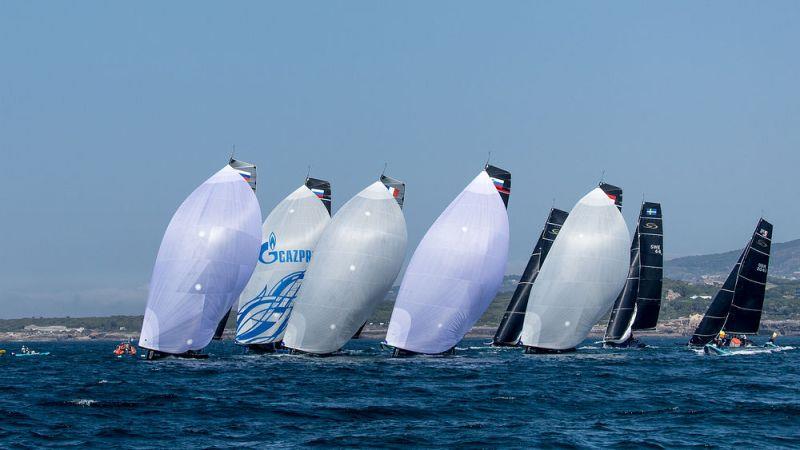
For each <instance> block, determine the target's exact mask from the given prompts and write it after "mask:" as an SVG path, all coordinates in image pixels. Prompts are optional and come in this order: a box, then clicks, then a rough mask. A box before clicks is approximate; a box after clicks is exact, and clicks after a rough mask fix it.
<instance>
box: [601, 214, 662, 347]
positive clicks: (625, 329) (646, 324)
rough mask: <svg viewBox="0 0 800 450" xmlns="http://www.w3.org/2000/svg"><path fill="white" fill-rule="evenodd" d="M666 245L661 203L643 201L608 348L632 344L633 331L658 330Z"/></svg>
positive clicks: (611, 321) (607, 338)
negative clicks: (664, 245)
mask: <svg viewBox="0 0 800 450" xmlns="http://www.w3.org/2000/svg"><path fill="white" fill-rule="evenodd" d="M663 242H664V229H663V223H662V215H661V204H659V203H652V202H643V203H642V208H641V210H640V212H639V221H638V223H637V225H636V231H635V232H634V234H633V241H632V242H631V265H630V269H629V271H628V279H627V280H626V281H625V287H624V288H623V289H622V292H620V294H619V297H617V300H616V301H615V302H614V307H613V308H612V310H611V318H610V319H609V321H608V327H607V328H606V335H605V338H604V342H605V344H606V345H611V346H615V345H627V344H630V343H632V342H633V336H632V332H633V331H634V330H643V329H651V328H655V326H656V323H657V322H658V313H659V310H660V308H661V287H662V278H663V267H664V255H663V248H662V247H663Z"/></svg>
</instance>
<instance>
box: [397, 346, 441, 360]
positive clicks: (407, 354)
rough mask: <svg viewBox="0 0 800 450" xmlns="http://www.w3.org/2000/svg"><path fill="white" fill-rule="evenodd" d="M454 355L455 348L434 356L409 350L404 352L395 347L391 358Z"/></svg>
mask: <svg viewBox="0 0 800 450" xmlns="http://www.w3.org/2000/svg"><path fill="white" fill-rule="evenodd" d="M455 354H456V348H455V347H453V348H451V349H450V350H447V351H444V352H442V353H434V354H428V353H417V352H412V351H411V350H404V349H402V348H397V347H394V349H393V350H392V358H410V357H412V356H417V355H425V356H452V355H455Z"/></svg>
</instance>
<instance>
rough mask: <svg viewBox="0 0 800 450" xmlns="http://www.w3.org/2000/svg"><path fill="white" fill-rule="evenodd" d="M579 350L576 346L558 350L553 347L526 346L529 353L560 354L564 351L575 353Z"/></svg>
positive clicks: (526, 351)
mask: <svg viewBox="0 0 800 450" xmlns="http://www.w3.org/2000/svg"><path fill="white" fill-rule="evenodd" d="M575 351H577V350H576V349H575V348H574V347H573V348H568V349H565V350H556V349H552V348H540V347H528V346H525V353H526V354H528V355H560V354H562V353H573V352H575Z"/></svg>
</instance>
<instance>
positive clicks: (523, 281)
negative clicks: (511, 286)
mask: <svg viewBox="0 0 800 450" xmlns="http://www.w3.org/2000/svg"><path fill="white" fill-rule="evenodd" d="M567 215H568V213H567V212H566V211H562V210H560V209H555V208H552V209H551V210H550V214H549V215H548V216H547V221H546V222H545V224H544V229H542V233H541V234H540V235H539V240H538V241H537V242H536V247H534V248H533V254H532V255H531V258H530V260H528V265H527V266H525V271H524V272H523V273H522V277H520V280H519V283H517V288H516V289H515V290H514V295H512V296H511V301H510V302H509V303H508V307H507V308H506V312H505V314H503V318H502V319H501V320H500V326H498V327H497V332H496V333H495V334H494V339H492V343H493V344H494V345H500V346H504V345H508V346H514V345H517V343H518V342H519V335H520V333H521V332H522V323H523V322H524V321H525V309H526V308H527V307H528V297H530V294H531V287H533V282H534V281H535V280H536V277H537V276H538V275H539V271H540V270H541V269H542V264H544V260H545V258H547V253H548V252H549V251H550V247H552V245H553V241H555V239H556V237H557V236H558V232H559V231H560V230H561V226H562V225H564V221H565V220H567Z"/></svg>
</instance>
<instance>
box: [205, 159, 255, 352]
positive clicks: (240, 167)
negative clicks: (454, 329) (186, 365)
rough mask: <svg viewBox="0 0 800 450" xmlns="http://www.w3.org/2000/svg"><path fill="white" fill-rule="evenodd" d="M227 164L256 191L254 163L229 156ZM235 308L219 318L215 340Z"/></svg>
mask: <svg viewBox="0 0 800 450" xmlns="http://www.w3.org/2000/svg"><path fill="white" fill-rule="evenodd" d="M228 165H229V166H231V167H232V168H233V170H235V171H236V172H238V173H239V175H241V176H242V179H244V181H246V182H247V184H248V185H250V188H252V189H253V192H256V178H257V177H256V165H255V164H253V163H249V162H246V161H239V160H237V159H233V158H231V159H230V161H228ZM235 308H236V305H235V304H234V305H233V307H231V309H229V310H228V312H226V313H225V317H223V318H222V320H220V321H219V323H218V324H217V329H216V330H215V331H214V339H215V340H219V339H222V334H223V333H225V326H226V325H227V324H228V317H230V315H231V311H233V310H234V309H235Z"/></svg>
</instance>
